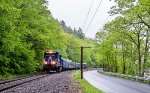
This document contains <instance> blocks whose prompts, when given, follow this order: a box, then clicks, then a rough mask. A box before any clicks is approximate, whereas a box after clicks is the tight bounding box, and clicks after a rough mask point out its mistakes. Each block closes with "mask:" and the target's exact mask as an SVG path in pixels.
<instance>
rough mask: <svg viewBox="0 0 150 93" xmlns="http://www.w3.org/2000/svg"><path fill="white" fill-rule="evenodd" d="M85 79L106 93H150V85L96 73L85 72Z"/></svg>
mask: <svg viewBox="0 0 150 93" xmlns="http://www.w3.org/2000/svg"><path fill="white" fill-rule="evenodd" d="M83 76H84V79H86V80H87V81H88V82H89V83H91V84H92V85H93V86H95V87H96V88H98V89H100V90H102V91H104V92H105V93H150V85H148V84H143V83H139V82H135V81H131V80H125V79H121V78H117V77H111V76H106V75H103V74H100V73H98V72H97V71H96V70H94V71H86V72H84V75H83Z"/></svg>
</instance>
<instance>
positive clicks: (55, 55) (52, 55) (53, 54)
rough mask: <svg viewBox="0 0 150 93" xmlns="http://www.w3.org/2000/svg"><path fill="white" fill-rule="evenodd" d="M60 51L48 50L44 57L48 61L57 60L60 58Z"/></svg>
mask: <svg viewBox="0 0 150 93" xmlns="http://www.w3.org/2000/svg"><path fill="white" fill-rule="evenodd" d="M58 55H59V54H58V52H56V51H46V52H45V54H44V58H45V60H46V61H48V60H49V61H57V60H58V59H59V56H58Z"/></svg>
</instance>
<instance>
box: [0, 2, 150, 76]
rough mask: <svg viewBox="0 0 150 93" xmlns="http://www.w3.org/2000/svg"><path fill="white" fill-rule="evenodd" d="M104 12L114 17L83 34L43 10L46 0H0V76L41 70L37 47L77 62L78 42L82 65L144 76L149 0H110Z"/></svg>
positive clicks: (149, 45) (148, 61)
mask: <svg viewBox="0 0 150 93" xmlns="http://www.w3.org/2000/svg"><path fill="white" fill-rule="evenodd" d="M115 2H116V5H115V6H112V7H111V9H110V11H109V14H110V15H111V16H116V18H115V19H113V20H112V21H109V22H107V23H106V24H105V26H104V27H103V29H101V30H100V31H98V32H97V33H96V37H95V39H90V38H87V37H85V35H84V33H83V31H82V29H81V28H80V27H79V28H78V29H76V28H71V27H70V26H67V24H66V23H65V21H63V20H61V21H60V20H59V21H58V20H57V19H55V18H54V17H53V16H52V13H51V12H50V10H48V7H47V4H48V2H47V1H46V0H0V78H3V77H9V76H11V75H25V74H32V73H35V72H38V71H41V70H42V61H43V53H44V52H45V51H46V50H51V49H54V50H57V51H58V52H59V53H60V54H61V55H62V56H63V57H64V58H66V59H70V60H72V61H73V62H80V47H81V46H89V47H92V48H90V49H85V50H84V62H86V63H87V65H88V67H102V68H104V70H105V71H109V72H116V73H123V74H130V75H139V76H144V73H146V72H148V70H149V68H150V55H149V54H150V1H149V0H115Z"/></svg>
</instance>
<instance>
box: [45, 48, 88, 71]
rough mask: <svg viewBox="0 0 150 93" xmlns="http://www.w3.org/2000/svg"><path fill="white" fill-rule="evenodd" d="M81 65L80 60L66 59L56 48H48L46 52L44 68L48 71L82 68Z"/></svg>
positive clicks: (84, 64) (84, 66)
mask: <svg viewBox="0 0 150 93" xmlns="http://www.w3.org/2000/svg"><path fill="white" fill-rule="evenodd" d="M80 66H81V64H80V63H79V62H72V61H71V60H67V59H64V58H63V57H62V56H61V55H60V54H59V53H58V52H57V51H55V50H48V51H46V52H45V53H44V61H43V70H44V71H46V72H50V71H57V72H60V71H62V70H71V69H80ZM83 68H86V63H83Z"/></svg>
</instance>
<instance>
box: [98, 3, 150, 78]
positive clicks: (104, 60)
mask: <svg viewBox="0 0 150 93" xmlns="http://www.w3.org/2000/svg"><path fill="white" fill-rule="evenodd" d="M141 1H142V2H141ZM115 2H116V4H117V5H115V6H113V7H112V8H111V10H110V12H109V13H110V14H112V15H114V14H119V16H118V17H116V18H115V19H114V20H112V21H111V22H108V23H107V24H106V25H105V27H104V30H102V31H101V32H98V33H97V34H96V38H97V42H98V44H96V48H95V49H96V50H97V53H96V54H95V55H96V60H97V62H99V63H100V64H102V66H103V67H104V70H107V71H112V72H119V73H123V74H131V75H139V76H144V73H145V72H147V70H148V69H149V67H148V64H149V58H150V56H149V49H150V45H149V41H150V38H149V36H150V33H149V32H150V31H149V30H150V24H149V20H150V13H149V9H150V7H149V6H148V4H149V2H148V1H146V0H140V1H137V0H115ZM145 2H147V4H146V3H145Z"/></svg>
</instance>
